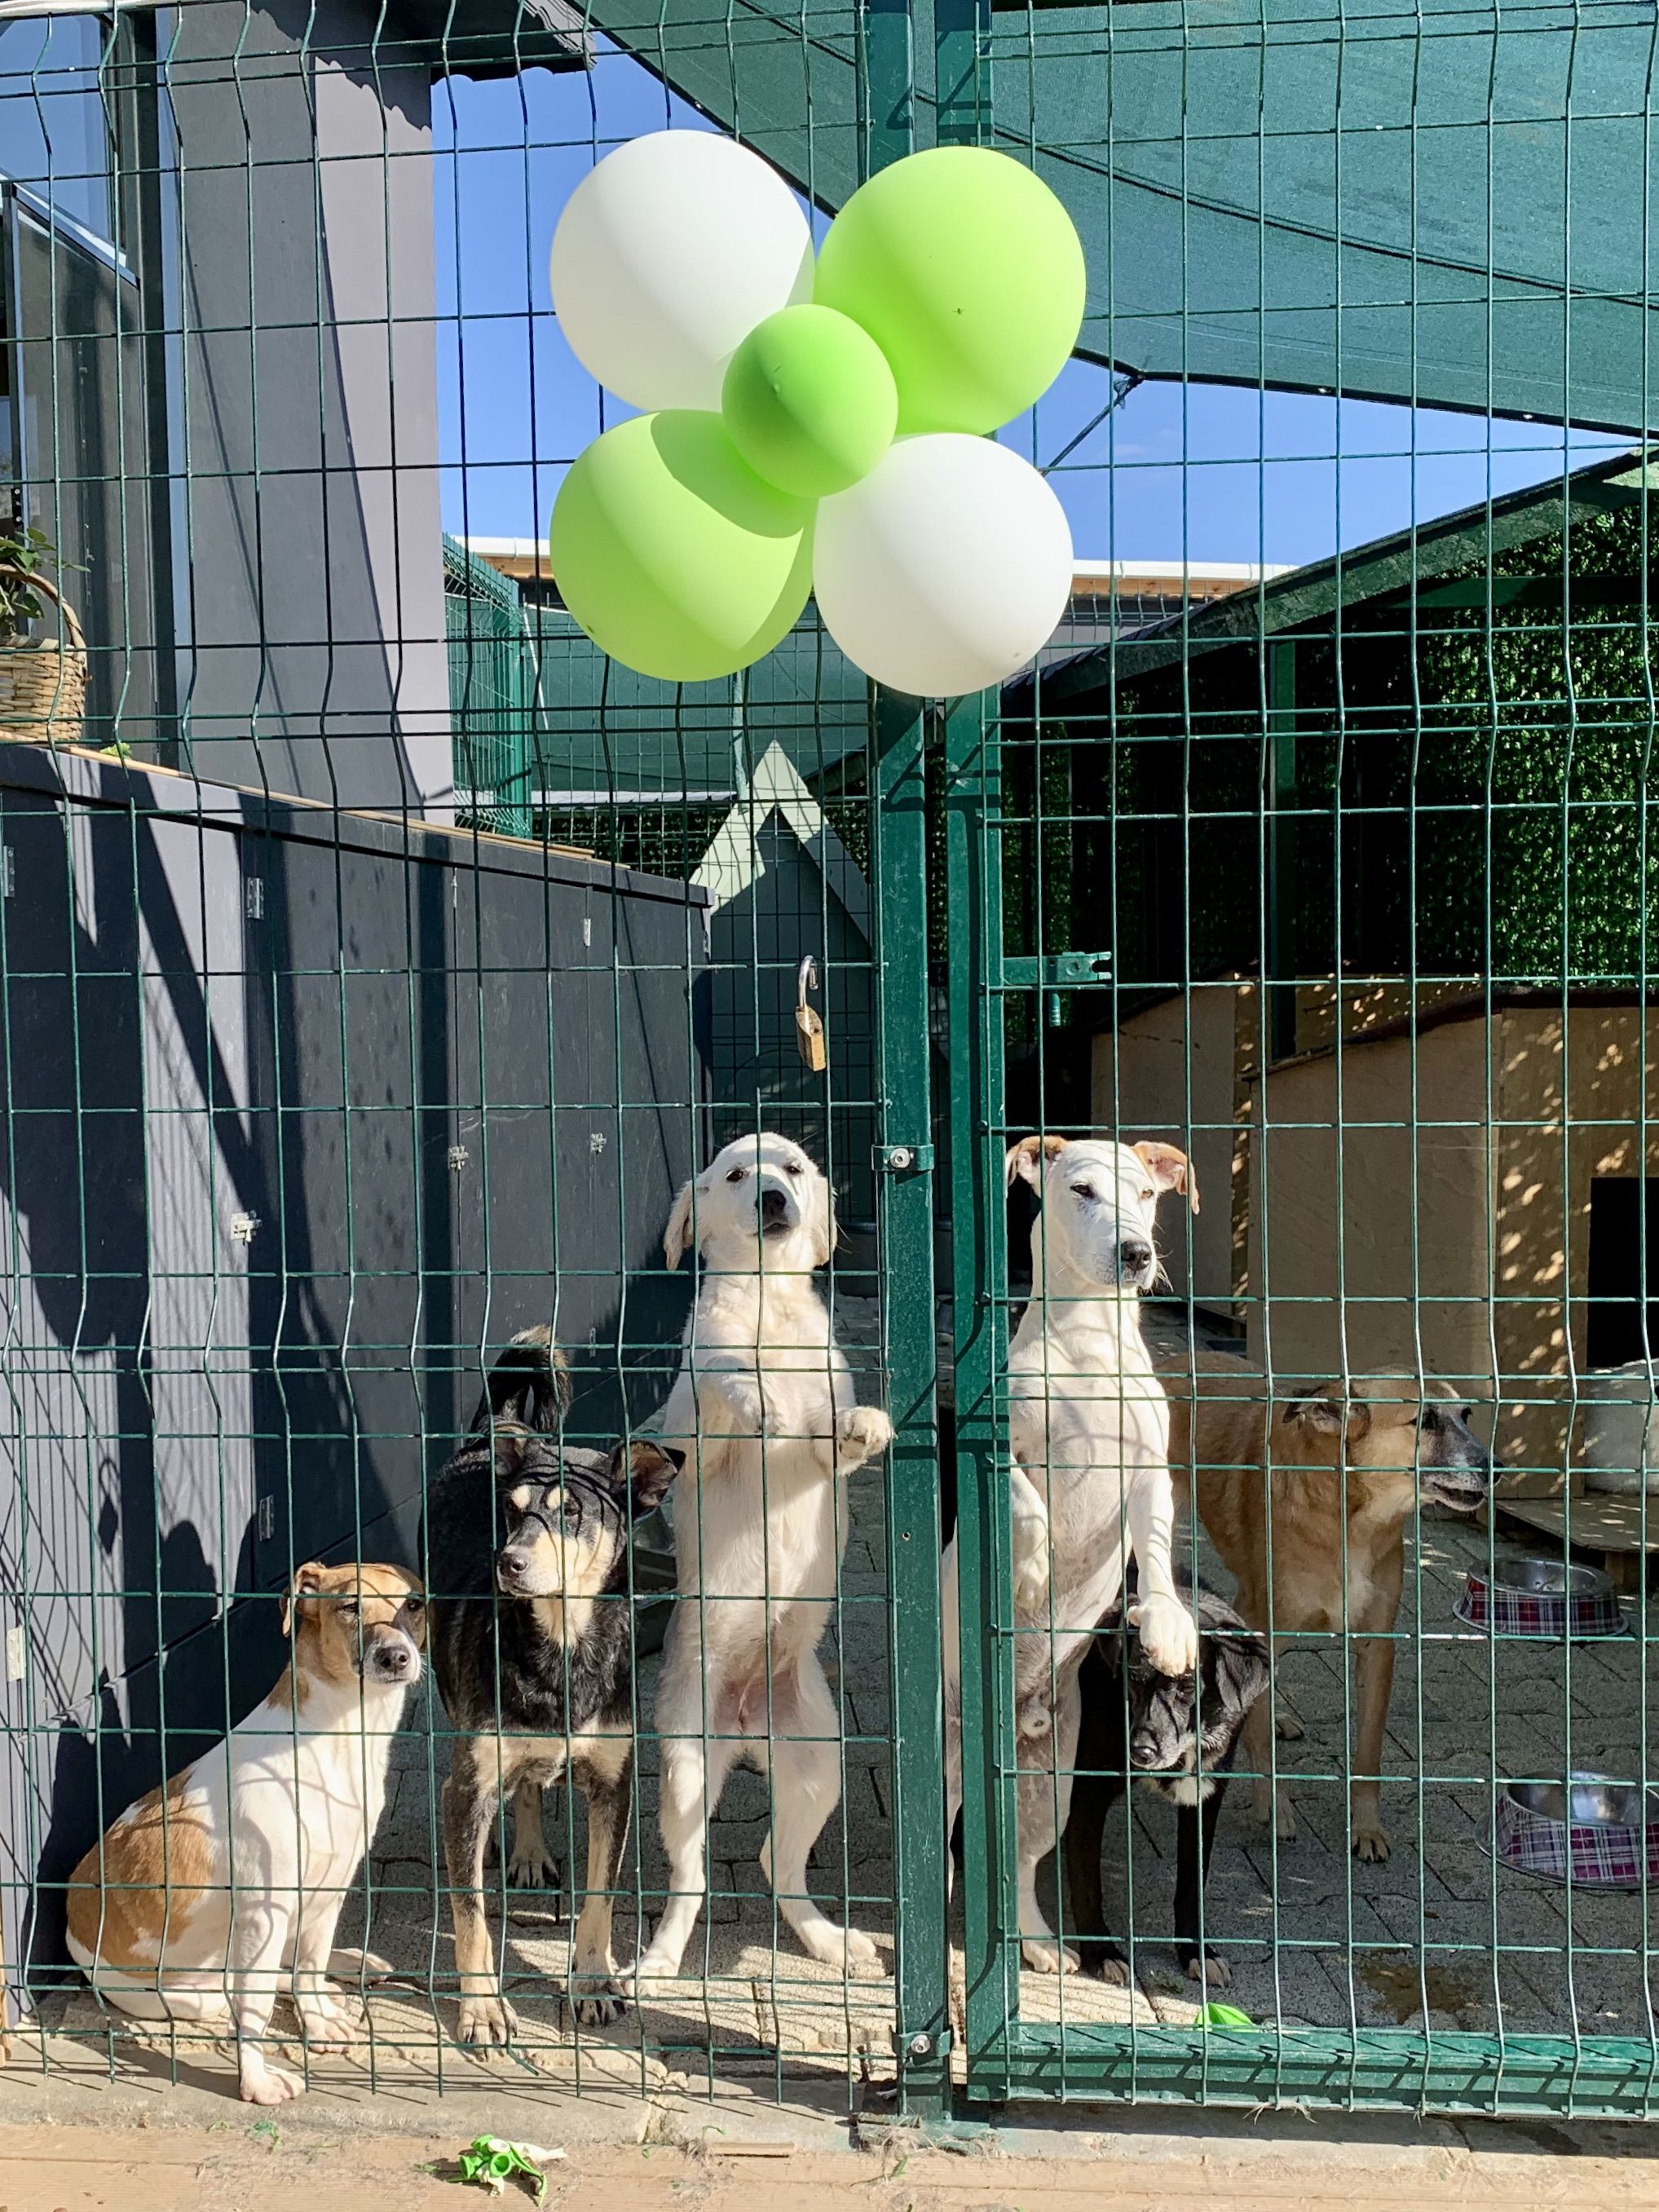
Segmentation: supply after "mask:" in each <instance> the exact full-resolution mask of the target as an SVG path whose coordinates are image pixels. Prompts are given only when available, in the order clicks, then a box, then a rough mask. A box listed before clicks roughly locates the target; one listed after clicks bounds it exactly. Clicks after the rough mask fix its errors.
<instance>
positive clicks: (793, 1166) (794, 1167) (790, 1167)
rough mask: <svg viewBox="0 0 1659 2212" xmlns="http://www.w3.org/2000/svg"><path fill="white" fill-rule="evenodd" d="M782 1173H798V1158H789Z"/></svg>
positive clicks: (794, 1174)
mask: <svg viewBox="0 0 1659 2212" xmlns="http://www.w3.org/2000/svg"><path fill="white" fill-rule="evenodd" d="M784 1173H785V1174H786V1175H792V1176H798V1175H799V1173H800V1162H799V1160H791V1161H790V1162H789V1163H788V1164H787V1166H786V1168H785V1169H784Z"/></svg>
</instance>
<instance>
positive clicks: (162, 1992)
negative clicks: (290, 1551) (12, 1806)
mask: <svg viewBox="0 0 1659 2212" xmlns="http://www.w3.org/2000/svg"><path fill="white" fill-rule="evenodd" d="M283 1632H284V1633H285V1634H289V1635H291V1636H292V1638H293V1639H294V1660H293V1663H292V1665H291V1666H289V1667H288V1668H285V1669H284V1670H283V1675H282V1679H281V1680H279V1681H278V1682H277V1684H276V1687H275V1688H274V1689H273V1690H272V1691H271V1692H270V1696H269V1697H268V1698H267V1699H265V1700H264V1704H263V1705H259V1706H258V1707H256V1708H255V1710H254V1711H252V1712H251V1713H250V1714H249V1715H248V1717H247V1718H246V1720H245V1721H243V1722H242V1723H240V1726H239V1727H237V1728H234V1729H232V1730H231V1733H230V1735H229V1736H228V1739H227V1740H226V1741H225V1742H223V1743H222V1744H219V1745H216V1747H214V1749H213V1750H211V1751H210V1752H207V1753H204V1755H203V1756H202V1757H201V1758H200V1759H196V1760H195V1761H194V1762H193V1763H192V1764H191V1765H189V1766H187V1767H185V1770H184V1771H183V1772H182V1773H180V1774H176V1775H174V1777H173V1779H172V1781H171V1782H168V1783H166V1784H163V1785H162V1786H161V1788H160V1789H156V1790H151V1791H150V1792H149V1795H148V1796H144V1797H141V1798H140V1799H139V1801H138V1802H137V1804H136V1805H133V1806H131V1807H129V1808H128V1809H127V1811H126V1812H125V1813H123V1814H122V1815H121V1817H120V1819H119V1820H117V1821H115V1822H114V1824H113V1825H112V1826H111V1828H110V1829H109V1831H108V1832H107V1834H106V1835H105V1836H104V1837H103V1838H102V1839H101V1840H100V1842H98V1843H96V1844H94V1845H93V1847H92V1849H91V1850H89V1851H88V1853H87V1855H86V1857H84V1858H83V1859H82V1862H81V1863H80V1865H79V1866H78V1867H76V1869H75V1872H74V1873H73V1874H72V1875H70V1892H69V1947H70V1953H71V1954H72V1955H73V1957H74V1959H75V1960H76V1965H77V1966H81V1967H82V1968H83V1969H84V1970H85V1972H86V1973H87V1975H88V1978H89V1979H90V1981H91V1983H92V1985H93V1987H94V1990H96V1991H97V1992H98V1994H99V1996H101V1997H102V1998H104V1999H105V2000H106V2002H108V2003H109V2004H111V2005H112V2006H113V2007H114V2008H115V2009H116V2010H117V2011H118V2012H125V2013H127V2014H130V2015H131V2016H132V2017H133V2018H134V2019H136V2020H163V2021H179V2022H180V2023H184V2022H188V2023H190V2024H191V2026H194V2027H200V2028H203V2029H205V2030H206V2031H207V2032H208V2033H212V2034H224V2033H231V2032H234V2034H235V2036H236V2039H237V2042H238V2045H239V2046H240V2077H241V2092H242V2095H243V2097H244V2098H245V2099H246V2100H247V2101H248V2102H249V2103H251V2104H255V2105H276V2104H280V2103H281V2102H282V2101H283V2099H284V2098H287V2097H295V2096H297V2095H298V2094H299V2093H300V2092H301V2088H302V2087H304V2084H303V2083H302V2082H301V2081H300V2080H299V2079H298V2078H297V2076H295V2075H292V2074H289V2073H287V2072H284V2071H283V2070H282V2069H279V2068H277V2067H274V2066H270V2065H268V2064H267V2063H266V2061H265V2055H264V2049H263V2047H262V2042H263V2038H264V2033H265V2030H266V2028H267V2027H268V2026H269V2025H270V2014H271V2008H272V2006H273V2004H274V2003H275V2002H276V1997H277V1996H278V1995H279V1994H280V1993H282V1992H283V1991H288V1992H290V1993H291V1994H292V1996H293V1999H294V2003H295V2009H296V2010H297V2011H298V2013H299V2015H300V2021H301V2027H302V2028H303V2030H304V2032H305V2036H306V2040H307V2043H308V2044H309V2045H312V2046H313V2048H316V2049H321V2050H327V2049H330V2048H337V2047H338V2046H339V2045H341V2044H343V2043H344V2042H346V2041H348V2040H349V2039H350V2038H351V2037H353V2036H354V2035H356V2033H357V2028H358V2022H357V2019H356V2013H355V2011H353V2010H352V2009H351V2008H349V2007H348V2006H347V2005H346V2004H345V2002H343V1999H341V1998H340V1997H338V1996H336V1995H334V1994H333V1993H332V1992H331V1990H329V1989H328V1988H327V1987H326V1985H325V1977H326V1976H327V1974H328V1972H330V1966H331V1960H332V1961H333V1965H334V1971H335V1972H344V1973H347V1974H352V1973H355V1972H356V1971H357V1969H358V1968H359V1967H360V1966H361V1965H362V1954H361V1953H336V1952H335V1951H334V1948H333V1944H334V1929H335V1926H336V1924H337V1922H338V1920H339V1917H340V1908H341V1905H343V1903H344V1901H345V1896H346V1891H347V1887H348V1885H349V1882H350V1881H351V1878H352V1876H353V1875H355V1874H356V1870H357V1868H358V1866H359V1865H360V1864H361V1863H362V1857H363V1853H364V1851H365V1850H367V1849H368V1842H369V1838H371V1836H373V1834H374V1830H375V1827H376V1826H377V1825H378V1824H379V1821H380V1814H381V1811H382V1809H383V1808H384V1806H385V1803H386V1763H387V1760H388V1759H389V1757H390V1755H391V1749H392V1735H393V1734H394V1733H395V1731H396V1729H397V1728H398V1723H399V1722H400V1721H401V1719H402V1718H403V1711H404V1698H405V1697H406V1695H407V1694H408V1692H409V1691H410V1688H411V1687H412V1686H414V1684H416V1682H418V1681H419V1680H420V1679H421V1650H422V1645H423V1644H424V1643H425V1641H426V1608H425V1601H424V1600H423V1598H422V1594H421V1586H420V1584H419V1583H417V1582H416V1579H415V1577H414V1576H413V1575H410V1574H407V1573H405V1572H404V1569H403V1568H401V1567H387V1566H379V1565H370V1564H367V1563H366V1564H362V1565H359V1564H357V1563H356V1562H354V1563H352V1564H349V1565H345V1566H339V1567H325V1566H322V1565H319V1564H317V1563H316V1562H315V1561H313V1562H312V1563H311V1564H310V1565H307V1566H303V1567H301V1569H300V1570H299V1571H298V1572H297V1573H296V1574H295V1577H294V1582H293V1586H292V1588H291V1589H289V1592H288V1594H287V1595H286V1596H285V1597H284V1598H283Z"/></svg>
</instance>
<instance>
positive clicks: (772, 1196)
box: [761, 1190, 788, 1221]
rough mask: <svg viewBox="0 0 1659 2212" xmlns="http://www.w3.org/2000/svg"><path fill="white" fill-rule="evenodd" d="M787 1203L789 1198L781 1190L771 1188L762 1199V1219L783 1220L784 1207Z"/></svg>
mask: <svg viewBox="0 0 1659 2212" xmlns="http://www.w3.org/2000/svg"><path fill="white" fill-rule="evenodd" d="M787 1203H788V1200H787V1199H786V1198H785V1197H784V1194H783V1193H782V1192H781V1190H769V1191H768V1192H766V1194H764V1196H763V1198H762V1200H761V1218H762V1220H763V1221H781V1219H782V1218H783V1210H784V1207H785V1206H787Z"/></svg>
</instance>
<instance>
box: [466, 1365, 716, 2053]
mask: <svg viewBox="0 0 1659 2212" xmlns="http://www.w3.org/2000/svg"><path fill="white" fill-rule="evenodd" d="M561 1400H562V1383H561V1370H559V1369H558V1368H556V1366H555V1365H554V1363H553V1356H552V1353H551V1350H550V1345H549V1341H548V1332H547V1330H546V1329H545V1328H541V1329H532V1330H529V1331H526V1333H525V1334H523V1335H521V1336H520V1337H519V1338H517V1339H515V1340H514V1342H513V1346H511V1347H510V1348H509V1350H508V1352H507V1354H505V1355H504V1356H503V1358H502V1359H501V1362H500V1363H499V1364H497V1366H496V1367H495V1370H494V1371H493V1373H492V1374H491V1376H490V1378H489V1390H488V1394H487V1397H486V1401H485V1403H484V1404H483V1406H481V1407H480V1408H479V1411H478V1417H477V1421H476V1422H475V1423H474V1426H473V1433H472V1435H471V1437H470V1438H469V1440H468V1442H467V1443H465V1445H464V1446H463V1447H462V1449H461V1450H460V1451H459V1452H458V1453H457V1454H456V1455H455V1457H454V1458H453V1460H451V1461H450V1462H449V1464H448V1465H447V1467H446V1468H444V1470H443V1473H442V1474H441V1475H440V1476H439V1477H438V1480H437V1481H436V1482H435V1484H434V1485H433V1488H432V1493H431V1498H430V1500H429V1503H428V1522H427V1554H428V1560H429V1561H430V1563H431V1572H432V1575H433V1577H434V1584H435V1590H436V1592H437V1595H435V1597H434V1599H433V1605H432V1660H433V1666H434V1668H435V1672H436V1674H437V1678H438V1687H439V1689H440V1691H441V1693H442V1696H443V1701H444V1707H445V1710H446V1711H447V1713H448V1715H449V1717H450V1720H451V1722H452V1723H453V1725H454V1727H455V1729H457V1730H458V1731H459V1733H458V1734H457V1736H456V1739H455V1742H454V1746H453V1753H452V1755H451V1759H450V1771H449V1778H448V1780H447V1782H446V1783H445V1784H444V1787H443V1836H444V1857H445V1861H446V1863H447V1867H448V1870H449V1884H450V1893H451V1900H452V1907H453V1913H454V1920H455V1967H456V1974H457V1978H458V1982H459V1990H460V2021H459V2035H460V2039H461V2040H462V2042H464V2043H477V2044H496V2043H505V2042H507V2041H508V2040H509V2039H511V2036H512V2034H513V2029H514V2027H515V2026H516V2021H515V2020H514V2017H513V2010H512V2008H511V2007H510V2006H509V2005H508V2003H507V2001H506V1999H505V1997H504V1996H502V1994H501V1984H500V1979H499V1977H498V1975H497V1973H496V1971H495V1960H494V1956H493V1954H492V1952H491V1948H490V1942H489V1929H488V1928H487V1927H486V1925H485V1922H484V1914H483V1859H484V1845H485V1842H486V1839H487V1838H488V1836H489V1830H490V1826H491V1824H492V1822H493V1820H494V1819H495V1810H496V1807H497V1805H498V1804H499V1802H500V1801H501V1797H502V1796H503V1795H504V1794H505V1793H506V1792H507V1791H508V1790H512V1791H513V1792H514V1793H515V1796H516V1799H517V1802H518V1805H519V1808H520V1814H523V1813H524V1812H525V1810H526V1805H529V1806H530V1807H532V1808H533V1814H534V1818H535V1820H536V1822H537V1827H538V1833H539V1825H540V1818H541V1808H540V1802H539V1786H544V1785H546V1784H550V1783H554V1782H556V1781H558V1780H559V1779H560V1778H562V1776H564V1775H565V1774H566V1773H568V1774H569V1775H570V1776H571V1778H573V1779H574V1782H575V1784H576V1785H577V1787H578V1788H579V1789H580V1790H581V1791H582V1794H583V1796H584V1797H585V1798H586V1802H587V1884H586V1896H585V1898H584V1899H583V1903H582V1909H581V1914H580V1918H579V1919H578V1921H577V1923H576V1930H575V1937H574V1943H573V1946H572V1951H571V1976H570V1990H569V1996H570V2002H571V2005H572V2008H573V2010H574V2015H575V2018H576V2020H577V2021H578V2022H579V2023H580V2025H582V2026H584V2027H605V2026H608V2025H609V2024H610V2023H611V2021H615V2020H617V2019H618V2018H619V2017H620V2015H621V2013H622V2010H623V2000H622V1991H621V1990H620V1988H619V1987H618V1985H617V1979H616V1973H617V1968H616V1962H615V1960H614V1959H613V1958H612V1957H611V1911H612V1905H613V1903H614V1899H615V1893H616V1887H617V1870H618V1869H619V1868H620V1866H621V1864H622V1855H623V1846H624V1844H626V1842H627V1838H628V1823H629V1811H630V1806H631V1788H632V1782H633V1773H634V1721H633V1680H634V1627H633V1619H632V1607H631V1605H630V1604H629V1563H628V1547H629V1528H630V1526H631V1523H632V1522H633V1521H634V1520H635V1518H636V1517H640V1516H643V1515H645V1514H647V1513H648V1512H650V1511H651V1510H653V1508H654V1507H655V1506H656V1505H658V1504H660V1502H661V1500H662V1498H663V1495H664V1493H665V1491H666V1490H667V1488H668V1486H669V1484H670V1483H671V1481H672V1480H673V1478H674V1474H675V1473H676V1466H675V1462H674V1460H673V1458H672V1457H671V1455H669V1454H668V1453H667V1452H665V1451H663V1450H660V1449H658V1447H657V1446H655V1445H654V1444H648V1443H644V1442H643V1441H642V1440H639V1439H636V1440H635V1442H634V1443H633V1444H632V1445H631V1446H629V1447H626V1448H625V1447H623V1446H622V1445H620V1444H619V1445H618V1446H617V1449H616V1450H615V1451H614V1452H612V1453H611V1454H610V1455H608V1456H607V1455H605V1454H604V1453H601V1452H593V1451H584V1450H580V1449H577V1448H575V1447H574V1446H571V1445H562V1444H561V1443H559V1441H558V1439H557V1437H556V1434H552V1433H550V1431H551V1430H553V1429H556V1424H557V1418H558V1413H559V1410H560V1406H561ZM515 1414H518V1415H527V1416H528V1417H529V1418H530V1419H532V1420H533V1421H534V1422H535V1423H536V1425H534V1426H531V1425H527V1423H526V1420H524V1419H515V1418H513V1416H514V1415H515ZM532 1784H533V1785H538V1794H537V1796H536V1797H535V1798H533V1799H532V1798H530V1797H529V1796H528V1786H529V1785H532Z"/></svg>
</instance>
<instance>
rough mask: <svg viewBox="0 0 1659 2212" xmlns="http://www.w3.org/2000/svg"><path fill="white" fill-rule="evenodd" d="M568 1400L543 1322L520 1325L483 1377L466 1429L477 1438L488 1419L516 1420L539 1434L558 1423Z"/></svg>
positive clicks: (562, 1365)
mask: <svg viewBox="0 0 1659 2212" xmlns="http://www.w3.org/2000/svg"><path fill="white" fill-rule="evenodd" d="M569 1403H570V1370H569V1367H568V1364H567V1362H566V1359H565V1356H564V1354H563V1352H561V1351H560V1349H559V1347H558V1346H557V1345H556V1344H555V1343H554V1341H553V1332H552V1330H551V1329H550V1328H549V1327H548V1326H547V1324H546V1322H538V1323H537V1324H536V1326H535V1328H521V1329H520V1331H519V1334H517V1335H516V1336H515V1337H514V1338H513V1341H512V1343H511V1344H509V1345H508V1346H507V1350H506V1351H505V1352H502V1354H501V1358H499V1359H498V1360H497V1361H496V1362H495V1365H494V1366H493V1367H492V1368H491V1369H490V1370H489V1382H488V1383H486V1384H485V1386H484V1394H483V1397H482V1398H481V1399H480V1400H479V1401H478V1410H477V1413H475V1414H474V1415H473V1416H472V1433H473V1434H474V1436H480V1435H482V1434H483V1431H485V1430H486V1429H488V1428H489V1425H490V1423H491V1422H492V1421H516V1422H517V1423H518V1424H519V1425H520V1427H521V1428H526V1429H535V1430H537V1431H540V1432H541V1433H542V1434H544V1435H545V1434H546V1433H548V1432H549V1431H551V1430H553V1429H556V1428H557V1426H558V1425H559V1416H560V1414H561V1413H563V1411H564V1409H565V1407H567V1406H568V1404H569Z"/></svg>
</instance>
